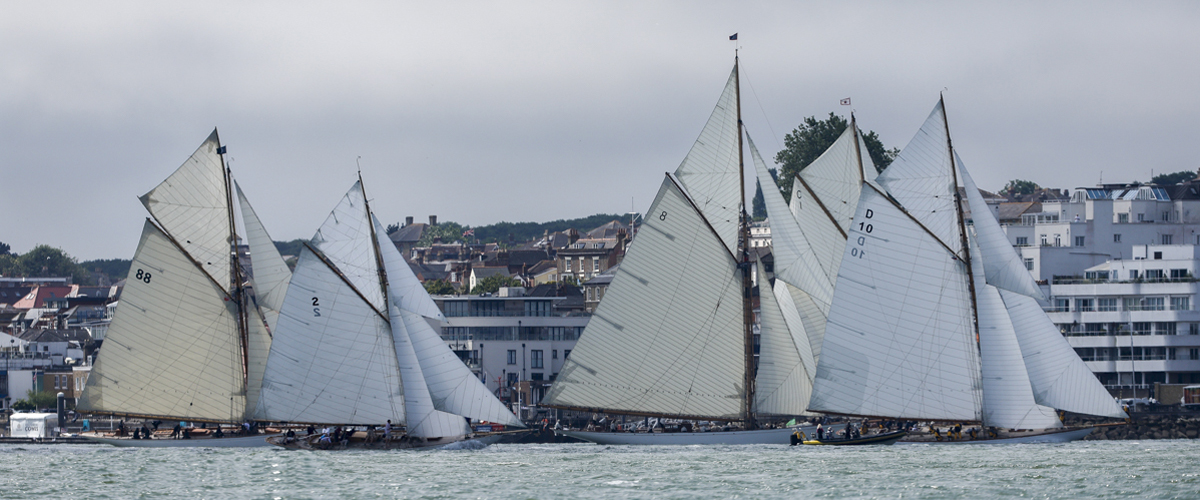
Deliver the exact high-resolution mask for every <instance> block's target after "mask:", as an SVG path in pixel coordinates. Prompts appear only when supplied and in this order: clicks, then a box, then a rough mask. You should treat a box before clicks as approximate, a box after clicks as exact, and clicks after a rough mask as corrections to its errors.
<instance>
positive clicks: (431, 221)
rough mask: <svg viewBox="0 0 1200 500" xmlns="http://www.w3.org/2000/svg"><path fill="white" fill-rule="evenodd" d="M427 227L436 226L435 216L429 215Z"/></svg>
mask: <svg viewBox="0 0 1200 500" xmlns="http://www.w3.org/2000/svg"><path fill="white" fill-rule="evenodd" d="M429 225H430V226H436V225H437V216H436V215H430V216H429Z"/></svg>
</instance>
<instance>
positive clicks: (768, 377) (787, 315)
mask: <svg viewBox="0 0 1200 500" xmlns="http://www.w3.org/2000/svg"><path fill="white" fill-rule="evenodd" d="M758 268H759V270H758V289H759V297H760V302H759V304H760V311H761V318H762V321H761V330H760V335H759V338H760V339H761V343H760V346H761V347H760V349H759V353H760V354H759V358H758V373H757V376H756V378H755V385H756V386H757V387H756V390H755V392H754V397H755V403H754V407H755V408H756V409H757V410H758V413H759V414H760V415H763V414H766V415H802V414H804V413H805V409H806V408H808V398H809V396H810V395H811V394H812V379H813V376H814V375H816V362H815V361H813V356H812V349H811V348H810V346H809V342H808V337H807V336H806V335H805V333H804V324H803V323H802V322H801V320H800V313H799V312H798V311H797V310H796V306H795V304H793V303H792V297H791V294H789V293H788V289H787V284H786V283H784V282H783V281H780V280H778V279H777V280H775V286H774V287H772V286H771V283H770V281H769V280H768V279H767V275H766V272H765V270H763V269H762V263H761V262H759V263H758Z"/></svg>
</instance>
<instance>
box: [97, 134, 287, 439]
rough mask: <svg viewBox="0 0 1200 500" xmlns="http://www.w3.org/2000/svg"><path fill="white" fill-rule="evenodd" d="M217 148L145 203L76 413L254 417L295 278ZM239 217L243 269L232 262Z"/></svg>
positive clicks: (199, 435)
mask: <svg viewBox="0 0 1200 500" xmlns="http://www.w3.org/2000/svg"><path fill="white" fill-rule="evenodd" d="M224 153H225V147H224V146H222V145H221V144H220V140H219V138H218V136H217V131H216V130H213V132H212V134H211V135H210V136H209V137H208V139H206V140H205V141H204V143H203V144H201V145H200V147H199V148H198V149H197V150H196V152H195V153H193V154H192V156H191V157H190V158H188V160H187V161H185V162H184V163H183V165H182V166H180V167H179V169H177V170H176V171H175V172H174V173H173V174H171V176H170V177H168V178H167V179H166V180H165V181H163V182H162V183H161V184H159V185H158V187H155V188H154V189H153V190H151V191H150V192H149V193H146V194H145V195H144V196H142V197H141V198H140V199H141V201H142V204H143V205H145V207H146V209H147V210H148V211H149V212H150V215H151V216H150V218H148V219H147V220H146V223H145V225H144V227H143V229H142V236H141V241H140V242H139V243H138V248H137V253H136V254H135V255H134V257H133V262H132V264H131V266H130V269H129V277H128V279H127V280H126V282H125V289H124V291H122V293H121V304H120V307H118V308H117V311H116V314H115V315H114V317H113V321H112V324H111V325H110V327H109V329H108V333H107V335H106V337H105V339H104V346H103V348H102V349H101V350H100V354H99V358H98V359H97V360H96V363H95V365H94V366H93V367H92V371H91V375H90V376H89V377H88V381H87V386H86V387H85V388H84V391H83V394H82V395H81V397H80V399H79V404H78V406H77V408H76V409H77V410H78V411H80V412H83V413H92V414H108V415H116V416H125V417H134V418H143V419H154V420H168V421H181V420H182V421H187V422H206V423H216V424H218V425H219V424H222V423H225V424H234V425H237V424H240V423H242V422H245V421H246V420H247V419H249V418H251V414H252V412H253V410H254V405H255V403H256V402H257V401H258V393H259V388H260V386H261V384H262V375H263V368H264V365H265V364H266V359H267V351H268V349H269V348H270V345H271V330H272V329H273V328H274V326H275V321H276V318H277V317H278V314H279V313H278V311H279V307H280V304H281V303H282V301H283V296H284V291H285V290H286V289H287V284H288V280H289V279H290V277H291V273H290V272H289V271H288V268H287V265H286V264H285V263H284V262H283V259H282V258H281V257H280V255H279V252H278V251H277V250H276V249H275V245H274V244H273V243H272V241H271V238H270V236H268V235H267V232H266V230H265V229H264V228H263V225H262V223H261V222H260V221H259V219H258V217H257V216H256V215H255V213H254V209H253V208H251V207H250V203H249V201H247V200H246V197H245V196H244V195H243V193H242V190H241V188H240V187H238V186H237V185H236V183H234V182H233V179H232V173H231V172H230V171H229V169H228V168H227V167H226V166H225V161H224V156H223V155H224ZM235 196H236V197H237V200H238V201H237V203H238V205H237V206H236V207H237V208H239V209H240V210H235V205H234V203H235V202H234V201H233V200H234V197H235ZM237 212H240V216H241V219H242V224H241V225H242V227H243V228H244V231H245V235H246V242H247V244H248V245H249V250H250V256H249V258H248V259H247V260H248V261H251V262H252V265H251V267H250V269H249V270H248V269H245V268H243V262H244V261H243V259H239V255H240V252H239V249H238V242H239V240H240V238H239V236H238V232H237V226H238V224H237V223H236V222H235V220H236V219H237V218H238V213H237ZM247 281H249V283H251V284H252V285H253V289H254V294H253V296H251V294H249V293H248V291H247V290H246V287H245V286H244V285H245V284H246V282H247ZM82 435H83V437H85V438H88V439H91V440H94V441H99V442H103V443H108V444H113V445H118V446H139V447H176V446H216V447H244V446H267V443H266V441H265V439H264V436H263V435H249V436H230V437H224V438H213V437H211V435H210V434H207V432H206V431H198V432H195V433H192V434H191V436H192V439H130V438H128V437H124V436H111V435H108V434H106V433H102V432H91V433H84V434H82Z"/></svg>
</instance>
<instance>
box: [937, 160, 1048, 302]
mask: <svg viewBox="0 0 1200 500" xmlns="http://www.w3.org/2000/svg"><path fill="white" fill-rule="evenodd" d="M954 158H955V164H956V165H958V173H959V175H961V176H962V183H963V189H964V190H965V191H966V192H967V203H968V204H969V206H970V207H971V218H972V219H973V220H974V223H975V224H974V225H975V235H976V238H977V242H978V243H979V251H980V253H979V257H980V258H982V259H983V272H984V274H985V276H986V277H987V283H988V284H990V285H993V286H995V287H996V288H1001V289H1004V290H1008V291H1010V292H1016V293H1019V294H1021V295H1026V296H1029V297H1033V298H1035V299H1039V298H1042V292H1041V290H1040V289H1038V286H1037V283H1034V281H1033V276H1032V275H1030V274H1029V271H1026V270H1025V265H1024V264H1022V263H1021V257H1020V256H1019V255H1017V252H1015V251H1014V250H1013V247H1012V244H1011V243H1009V242H1008V236H1006V235H1005V234H1004V230H1003V229H1001V228H1000V222H999V221H997V220H996V216H995V215H992V211H991V209H990V208H989V207H988V206H987V203H986V202H984V201H983V196H981V195H980V194H979V188H977V187H975V181H974V180H972V179H971V175H970V174H968V173H967V168H966V167H964V166H963V163H962V158H959V157H958V152H957V151H956V152H955V153H954Z"/></svg>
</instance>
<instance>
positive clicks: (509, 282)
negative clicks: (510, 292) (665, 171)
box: [471, 274, 521, 293]
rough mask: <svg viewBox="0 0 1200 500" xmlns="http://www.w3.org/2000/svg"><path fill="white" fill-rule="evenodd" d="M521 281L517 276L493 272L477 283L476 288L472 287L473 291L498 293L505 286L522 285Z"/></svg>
mask: <svg viewBox="0 0 1200 500" xmlns="http://www.w3.org/2000/svg"><path fill="white" fill-rule="evenodd" d="M520 285H521V282H520V281H517V280H516V279H515V278H510V277H508V276H505V275H503V274H493V275H491V276H488V277H486V278H484V279H483V280H481V281H480V282H479V283H476V284H475V288H472V289H471V293H496V292H498V291H500V287H503V286H520Z"/></svg>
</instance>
